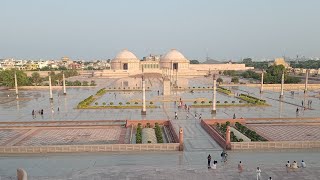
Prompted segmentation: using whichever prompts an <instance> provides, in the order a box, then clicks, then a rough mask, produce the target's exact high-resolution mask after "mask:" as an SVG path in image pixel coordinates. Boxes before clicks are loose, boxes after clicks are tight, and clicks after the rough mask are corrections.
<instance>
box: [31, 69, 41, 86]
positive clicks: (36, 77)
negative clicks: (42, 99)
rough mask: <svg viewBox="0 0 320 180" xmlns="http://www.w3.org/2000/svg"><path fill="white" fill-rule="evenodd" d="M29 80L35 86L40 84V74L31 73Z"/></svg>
mask: <svg viewBox="0 0 320 180" xmlns="http://www.w3.org/2000/svg"><path fill="white" fill-rule="evenodd" d="M30 80H31V82H32V83H33V84H34V85H36V86H37V85H39V84H40V83H41V82H42V78H41V77H40V74H39V73H38V72H33V73H32V74H31V77H30Z"/></svg>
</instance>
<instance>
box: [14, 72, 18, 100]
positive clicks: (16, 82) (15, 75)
mask: <svg viewBox="0 0 320 180" xmlns="http://www.w3.org/2000/svg"><path fill="white" fill-rule="evenodd" d="M14 85H15V87H16V99H19V91H18V79H17V73H16V72H14Z"/></svg>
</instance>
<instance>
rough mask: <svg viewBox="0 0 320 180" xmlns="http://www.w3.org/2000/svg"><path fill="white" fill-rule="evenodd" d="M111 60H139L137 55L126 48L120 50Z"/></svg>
mask: <svg viewBox="0 0 320 180" xmlns="http://www.w3.org/2000/svg"><path fill="white" fill-rule="evenodd" d="M113 60H118V61H119V60H137V61H139V59H138V58H137V56H136V55H134V54H133V53H132V52H130V51H128V50H127V49H124V50H122V51H120V52H119V53H118V54H117V55H116V57H115V58H114V59H113Z"/></svg>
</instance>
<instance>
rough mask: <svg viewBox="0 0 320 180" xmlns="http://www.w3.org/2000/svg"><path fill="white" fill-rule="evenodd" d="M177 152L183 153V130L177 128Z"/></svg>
mask: <svg viewBox="0 0 320 180" xmlns="http://www.w3.org/2000/svg"><path fill="white" fill-rule="evenodd" d="M179 151H183V129H182V127H180V128H179Z"/></svg>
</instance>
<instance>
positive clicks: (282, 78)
mask: <svg viewBox="0 0 320 180" xmlns="http://www.w3.org/2000/svg"><path fill="white" fill-rule="evenodd" d="M283 88H284V72H282V76H281V90H280V98H283Z"/></svg>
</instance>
